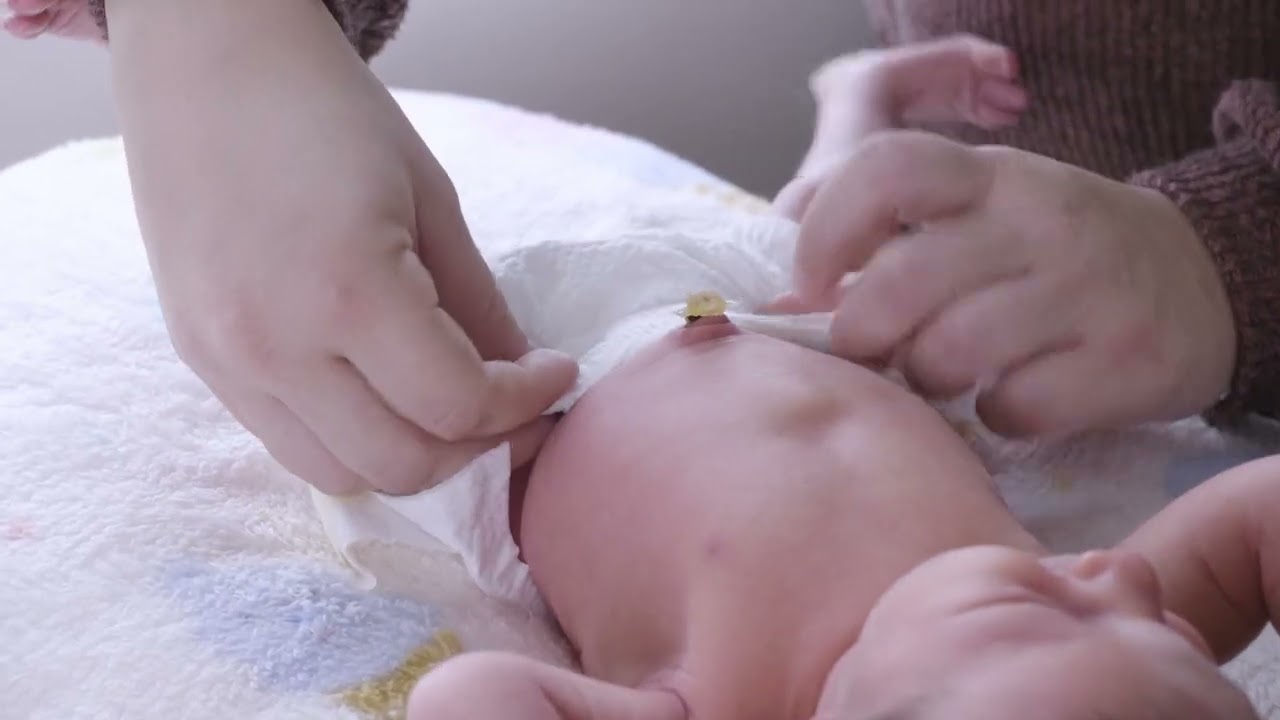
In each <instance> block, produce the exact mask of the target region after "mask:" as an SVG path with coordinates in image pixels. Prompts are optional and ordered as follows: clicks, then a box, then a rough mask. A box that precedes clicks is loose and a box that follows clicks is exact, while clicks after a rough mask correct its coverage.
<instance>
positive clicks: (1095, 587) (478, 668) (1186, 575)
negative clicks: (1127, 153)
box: [409, 57, 1280, 720]
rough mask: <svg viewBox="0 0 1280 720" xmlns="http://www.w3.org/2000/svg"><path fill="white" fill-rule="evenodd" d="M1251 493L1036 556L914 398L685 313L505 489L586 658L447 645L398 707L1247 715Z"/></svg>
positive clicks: (472, 713) (1277, 487)
mask: <svg viewBox="0 0 1280 720" xmlns="http://www.w3.org/2000/svg"><path fill="white" fill-rule="evenodd" d="M960 59H962V60H963V59H964V57H961V58H960ZM951 61H953V62H954V61H955V58H954V57H953V58H951ZM912 62H917V63H919V62H920V60H919V58H916V59H913V60H912ZM926 66H927V63H925V64H917V65H915V66H914V67H915V69H916V70H919V68H921V67H926ZM948 68H949V69H950V70H954V69H955V68H952V67H950V66H948ZM519 489H520V488H519V486H518V485H517V486H516V487H515V488H513V490H519ZM1275 507H1280V461H1264V462H1262V463H1258V464H1254V465H1249V466H1245V467H1242V468H1240V469H1237V470H1234V471H1231V472H1229V473H1226V474H1224V475H1222V476H1220V477H1218V478H1215V479H1213V480H1211V481H1210V482H1208V483H1206V484H1205V485H1203V486H1201V487H1200V488H1198V489H1196V490H1194V491H1193V492H1191V493H1189V494H1187V495H1186V496H1184V497H1183V498H1181V499H1180V500H1178V501H1177V502H1176V503H1174V504H1173V505H1172V506H1171V507H1169V508H1168V509H1167V510H1166V511H1165V512H1163V513H1162V514H1160V515H1159V516H1158V517H1156V518H1155V519H1154V520H1152V521H1151V522H1150V523H1148V524H1147V525H1146V526H1145V527H1143V528H1141V529H1140V530H1139V531H1138V532H1137V533H1135V534H1134V535H1133V536H1132V537H1130V538H1128V539H1127V540H1126V541H1125V542H1123V543H1122V544H1121V545H1120V546H1119V547H1117V548H1114V549H1111V550H1106V551H1096V552H1091V553H1086V554H1084V555H1081V556H1066V557H1063V556H1056V557H1055V556H1051V555H1050V553H1048V552H1047V551H1046V550H1045V548H1043V547H1042V546H1041V545H1040V544H1039V543H1038V542H1037V541H1036V540H1035V538H1033V537H1032V536H1031V535H1030V534H1029V533H1028V532H1027V531H1026V530H1025V529H1024V528H1023V527H1021V525H1020V524H1019V523H1018V522H1017V521H1016V519H1015V518H1014V517H1013V516H1012V515H1011V513H1010V512H1009V510H1008V509H1007V508H1006V507H1005V505H1004V504H1003V502H1002V501H1001V499H1000V497H999V496H998V495H997V494H996V492H995V490H994V488H993V484H992V480H991V478H990V477H989V476H988V474H987V472H986V470H985V469H984V467H983V465H982V464H981V462H980V461H979V459H978V458H977V457H976V456H975V455H974V454H973V453H972V452H971V450H970V449H969V447H968V446H967V445H966V443H965V442H964V441H963V440H962V439H961V438H960V437H959V436H958V435H957V434H956V433H955V432H954V431H953V430H952V428H951V426H950V425H949V424H948V423H947V422H946V421H945V420H944V419H943V418H942V417H941V416H940V415H939V414H938V413H937V412H935V411H934V410H933V409H932V408H931V407H930V406H929V405H927V404H926V403H925V402H924V401H923V400H921V399H919V398H918V397H916V396H914V395H912V394H911V393H909V392H907V391H906V390H904V389H903V388H901V387H900V386H898V385H896V384H895V383H893V382H891V381H890V380H888V379H886V378H885V377H883V376H882V375H879V374H877V373H875V372H872V371H870V370H868V369H866V368H863V367H860V366H857V365H854V364H852V363H848V362H845V361H843V360H840V359H838V358H835V357H831V356H828V355H824V354H822V353H818V352H815V351H812V350H809V349H806V348H803V347H800V346H796V345H793V344H789V343H786V342H783V341H780V340H775V339H772V338H769V337H766V336H763V335H757V334H753V333H749V332H743V331H740V330H739V329H738V328H737V327H736V326H735V325H733V324H732V323H731V322H729V321H728V320H727V319H725V318H724V317H716V316H711V317H705V318H702V319H700V320H698V321H696V322H693V323H691V324H690V325H689V326H688V327H686V328H682V329H679V330H676V331H674V332H672V333H671V334H669V335H668V336H666V337H664V338H663V339H661V340H660V341H658V342H657V343H655V344H654V345H653V346H651V347H649V348H647V349H646V350H645V351H644V352H643V353H641V354H640V355H639V356H637V357H635V358H633V359H632V360H630V361H629V362H627V363H625V364H624V365H623V366H621V367H619V368H617V369H616V370H615V371H613V372H612V373H611V374H609V375H608V376H607V377H605V378H604V379H602V380H601V381H600V382H599V383H597V384H596V385H595V386H593V387H592V389H591V390H590V391H588V392H587V394H586V395H585V396H584V397H583V398H582V399H581V400H580V401H579V402H578V403H577V405H575V406H574V408H573V409H572V410H570V411H569V412H568V413H567V414H566V415H565V417H564V418H563V419H562V420H561V422H560V423H559V424H558V425H557V427H556V429H555V430H554V432H553V433H552V435H551V437H550V438H549V439H548V441H547V444H546V446H545V447H544V448H543V450H542V452H541V454H540V456H539V458H538V459H537V461H536V463H535V465H534V467H533V470H532V474H531V476H530V477H529V479H528V483H527V487H526V488H525V492H524V493H523V496H521V493H519V492H513V512H514V513H515V515H514V517H513V520H514V522H513V531H514V532H515V533H516V535H517V540H518V542H519V543H520V545H521V548H522V552H523V557H524V559H525V560H526V561H527V562H528V564H529V567H530V571H531V573H532V575H533V577H534V580H535V582H536V584H537V586H538V588H539V590H540V591H541V592H542V594H543V595H544V597H545V599H546V601H547V603H548V605H549V607H550V608H551V609H552V611H553V612H554V613H555V615H556V617H557V618H558V620H559V622H560V624H561V626H562V628H563V630H564V632H565V634H566V636H567V637H568V639H569V640H570V642H571V643H572V645H573V647H574V648H575V649H576V651H577V653H578V657H579V660H580V665H581V669H582V674H577V673H574V672H570V671H567V670H563V669H560V668H556V667H552V666H549V665H544V664H541V663H539V662H536V661H534V660H530V659H525V658H522V657H519V656H515V655H509V654H503V653H473V654H468V655H463V656H461V657H458V658H456V659H454V660H452V661H450V662H447V663H445V664H443V665H442V666H440V667H439V668H437V669H436V670H434V671H432V672H431V673H429V674H428V675H427V676H426V677H425V678H424V679H423V681H422V682H421V683H420V685H419V686H418V688H417V689H416V691H415V692H414V694H413V697H412V699H411V701H410V707H409V715H410V717H411V718H415V719H422V720H426V719H431V720H451V719H452V718H468V719H470V718H512V719H514V720H520V719H525V720H557V719H563V720H586V719H595V720H721V719H724V720H750V719H751V718H761V719H762V720H763V719H768V720H787V719H795V720H808V719H810V718H824V719H826V718H830V719H832V720H834V719H836V718H839V719H840V720H863V719H866V720H870V719H872V718H876V719H879V720H889V719H891V718H931V717H939V718H959V719H964V718H982V719H983V720H1003V719H1004V718H1009V719H1010V720H1013V719H1015V718H1029V717H1034V718H1042V719H1044V720H1054V719H1055V718H1063V719H1068V718H1082V719H1085V720H1087V719H1090V718H1127V717H1143V718H1145V717H1159V718H1180V717H1185V718H1197V719H1200V720H1205V719H1212V718H1253V717H1255V714H1254V712H1253V710H1252V708H1251V707H1250V705H1249V703H1248V701H1247V699H1246V698H1244V696H1243V695H1242V694H1241V693H1240V692H1239V691H1238V690H1237V689H1235V688H1234V687H1233V686H1232V685H1231V684H1230V683H1228V682H1227V681H1226V680H1225V679H1224V678H1223V677H1222V675H1221V674H1220V673H1219V671H1218V669H1217V663H1219V662H1223V661H1226V660H1227V659H1229V658H1230V657H1232V656H1233V655H1234V654H1236V653H1238V652H1239V651H1240V650H1241V649H1242V648H1243V647H1244V646H1245V645H1246V644H1247V643H1248V642H1249V641H1250V640H1251V639H1252V638H1253V637H1255V636H1256V635H1257V634H1258V633H1259V632H1260V630H1261V629H1262V628H1263V627H1264V625H1265V623H1266V621H1267V619H1268V617H1271V618H1276V617H1278V616H1280V531H1272V530H1271V529H1270V528H1269V527H1268V524H1267V518H1266V517H1264V516H1265V515H1266V509H1267V508H1275Z"/></svg>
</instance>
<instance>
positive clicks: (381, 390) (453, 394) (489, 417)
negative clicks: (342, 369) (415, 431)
mask: <svg viewBox="0 0 1280 720" xmlns="http://www.w3.org/2000/svg"><path fill="white" fill-rule="evenodd" d="M434 300H435V293H434V288H433V286H432V281H431V278H430V276H428V275H427V273H426V271H425V270H424V269H423V268H422V267H421V265H419V264H418V263H417V261H416V259H414V258H411V257H410V258H407V261H406V262H405V263H404V264H403V266H402V267H401V269H400V272H399V273H398V274H397V277H396V278H395V281H394V282H391V283H388V284H386V285H384V286H383V287H382V288H380V292H379V293H378V295H377V299H376V300H374V301H372V307H371V308H370V312H369V313H368V314H367V315H366V317H370V318H376V322H375V323H373V324H371V325H369V326H367V327H365V328H363V329H359V330H356V331H355V332H354V333H352V334H350V336H349V339H348V340H347V342H346V343H344V345H345V354H346V357H347V358H348V359H350V360H351V362H352V364H354V365H355V366H356V368H357V369H358V370H359V371H360V373H361V374H362V375H364V377H365V378H366V379H367V380H368V382H369V384H370V385H371V386H372V387H373V389H374V390H375V391H376V392H377V394H378V395H379V396H381V397H382V398H383V400H384V401H385V402H386V403H387V404H388V405H390V406H391V407H392V408H393V409H394V410H395V411H396V412H397V413H398V414H400V415H402V416H403V417H405V418H407V419H409V420H411V421H412V422H413V423H415V424H416V425H418V426H419V427H420V428H422V429H423V430H425V431H426V432H427V433H429V434H431V435H434V436H436V437H438V438H441V439H443V440H447V441H458V440H466V439H479V438H484V437H488V436H491V435H499V434H502V433H506V432H509V431H511V430H514V429H515V428H518V427H520V426H521V425H524V424H526V423H528V422H530V421H531V420H533V419H534V418H536V417H538V416H539V415H541V414H542V413H543V412H544V411H545V410H546V409H547V408H548V407H549V406H550V405H551V404H552V403H553V402H555V401H556V400H557V399H558V398H559V397H560V396H561V395H563V394H564V393H565V392H566V391H568V389H569V388H570V387H571V386H572V384H573V381H574V379H575V378H576V377H577V364H576V363H574V362H573V360H572V359H570V358H568V357H567V356H565V355H562V354H560V353H557V352H552V351H549V350H536V351H533V352H529V353H525V354H523V355H522V356H520V357H519V359H518V361H516V362H509V361H505V360H491V361H488V362H483V361H482V360H481V357H480V354H479V353H478V352H477V349H476V348H475V347H474V346H473V345H472V344H471V342H470V340H469V338H468V336H467V335H466V333H464V332H463V329H462V328H461V327H460V326H459V325H458V324H457V323H456V322H454V319H453V318H452V317H451V316H449V315H448V314H446V313H445V312H444V310H443V309H442V308H439V307H433V304H434Z"/></svg>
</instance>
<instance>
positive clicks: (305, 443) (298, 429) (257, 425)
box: [209, 382, 365, 495]
mask: <svg viewBox="0 0 1280 720" xmlns="http://www.w3.org/2000/svg"><path fill="white" fill-rule="evenodd" d="M209 386H210V388H211V389H212V390H213V392H214V394H215V395H216V396H217V397H218V399H219V400H220V401H221V402H222V404H223V405H224V406H225V407H226V408H227V410H228V411H229V412H230V413H231V415H232V416H233V417H234V418H235V419H236V420H237V421H239V423H240V424H241V425H243V426H244V428H245V429H246V430H248V431H249V432H250V433H252V434H253V435H254V436H255V437H257V438H258V439H259V440H260V441H261V442H262V444H263V446H265V447H266V449H267V452H269V453H271V456H272V457H273V458H275V460H276V462H278V463H280V464H281V465H282V466H283V467H284V468H285V469H286V470H288V471H289V472H291V473H293V474H294V475H297V476H298V477H299V478H301V479H302V480H304V481H305V482H307V483H309V484H311V485H313V486H315V487H316V488H317V489H318V490H320V491H321V492H325V493H328V494H330V495H345V494H350V493H353V492H357V491H359V490H363V489H365V482H364V480H363V478H361V477H360V476H359V475H357V474H356V473H354V472H352V471H351V469H350V468H348V467H347V466H346V465H344V464H343V463H342V461H340V460H338V458H337V457H336V456H335V455H334V454H333V453H331V452H329V449H328V448H327V447H325V445H324V443H322V442H320V439H319V438H317V437H316V435H315V433H313V432H311V430H310V429H309V428H307V426H306V425H305V424H304V423H303V422H302V421H301V420H300V419H299V418H298V416H297V415H295V414H294V413H293V411H291V410H290V409H289V408H288V407H287V406H285V404H284V403H282V402H280V401H279V400H277V399H276V398H274V397H271V396H270V395H267V394H266V393H261V392H254V391H246V390H241V389H239V388H234V387H233V386H231V385H227V384H224V383H219V382H213V383H209Z"/></svg>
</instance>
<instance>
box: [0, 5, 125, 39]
mask: <svg viewBox="0 0 1280 720" xmlns="http://www.w3.org/2000/svg"><path fill="white" fill-rule="evenodd" d="M5 2H6V4H5V6H4V7H5V8H6V9H7V12H6V13H3V14H5V15H9V17H7V18H6V19H5V21H4V29H5V32H7V33H9V34H10V35H12V36H14V37H16V38H19V39H23V40H28V39H31V38H35V37H39V36H41V35H58V36H61V37H65V38H72V39H75V40H91V41H95V42H102V31H101V30H100V29H99V28H98V24H97V23H96V22H94V20H93V16H92V15H90V14H89V3H88V2H87V0H5Z"/></svg>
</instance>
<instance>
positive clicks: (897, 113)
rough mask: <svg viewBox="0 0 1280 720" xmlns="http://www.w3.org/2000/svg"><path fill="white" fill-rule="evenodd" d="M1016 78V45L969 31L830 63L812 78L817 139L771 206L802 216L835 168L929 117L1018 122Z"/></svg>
mask: <svg viewBox="0 0 1280 720" xmlns="http://www.w3.org/2000/svg"><path fill="white" fill-rule="evenodd" d="M1017 76H1018V68H1017V59H1016V58H1015V56H1014V54H1013V52H1012V51H1011V50H1009V49H1008V48H1006V47H1003V46H1001V45H997V44H995V43H992V42H989V41H987V40H983V39H981V38H977V37H974V36H971V35H955V36H952V37H948V38H944V39H941V40H934V41H930V42H923V43H915V44H911V45H904V46H902V47H897V48H890V49H887V50H871V51H865V52H859V53H854V54H851V55H845V56H842V57H839V58H836V59H835V60H832V61H830V62H828V63H827V64H825V65H823V66H822V67H821V68H819V69H818V70H817V71H816V72H814V74H813V75H812V76H811V77H810V82H809V84H810V89H811V91H812V92H813V95H814V99H815V100H816V102H817V106H818V107H817V123H816V127H815V130H814V135H813V142H812V143H811V145H810V147H809V151H808V154H807V155H806V156H805V159H804V162H803V163H802V164H801V166H800V170H799V171H798V172H797V173H796V178H795V179H794V180H792V181H791V182H790V183H789V184H788V185H787V186H786V187H785V188H783V189H782V192H780V193H778V197H777V198H776V199H775V201H774V207H775V208H777V210H778V211H779V212H781V213H782V214H783V215H786V216H787V217H790V218H792V219H793V220H797V221H798V220H800V218H801V217H803V216H804V213H805V211H806V210H807V209H808V206H809V203H810V201H811V200H812V199H813V195H814V193H816V192H817V190H818V188H820V187H821V186H822V185H824V184H825V183H826V180H827V178H828V176H829V175H830V173H831V172H832V170H833V169H834V168H835V167H837V166H839V164H840V163H841V161H843V160H844V159H845V158H847V157H848V156H849V155H850V154H851V153H852V152H853V150H854V148H856V147H857V146H858V145H859V144H860V143H861V142H862V141H863V140H864V139H866V138H867V137H868V136H869V135H872V134H874V133H877V132H880V131H883V130H892V129H897V128H901V127H903V126H905V125H907V124H915V123H928V122H965V123H970V124H973V125H976V126H978V127H981V128H984V129H988V130H994V129H998V128H1001V127H1006V126H1009V125H1012V124H1014V123H1015V122H1017V119H1018V116H1019V115H1020V114H1021V113H1022V112H1023V111H1024V110H1025V109H1026V107H1027V93H1026V91H1025V90H1024V89H1023V88H1022V87H1021V86H1020V85H1019V84H1018V80H1017Z"/></svg>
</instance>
